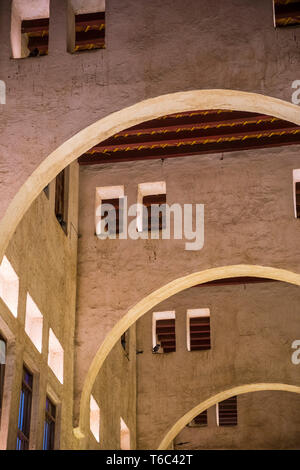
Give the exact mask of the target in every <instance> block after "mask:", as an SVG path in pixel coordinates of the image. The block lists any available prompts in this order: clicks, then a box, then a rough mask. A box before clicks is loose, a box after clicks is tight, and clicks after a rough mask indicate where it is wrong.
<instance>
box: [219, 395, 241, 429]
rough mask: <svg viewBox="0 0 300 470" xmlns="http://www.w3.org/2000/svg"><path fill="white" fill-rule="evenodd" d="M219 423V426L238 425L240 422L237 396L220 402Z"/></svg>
mask: <svg viewBox="0 0 300 470" xmlns="http://www.w3.org/2000/svg"><path fill="white" fill-rule="evenodd" d="M217 424H218V426H236V425H237V424H238V416H237V397H236V396H235V397H231V398H228V399H227V400H224V401H221V402H220V403H218V405H217Z"/></svg>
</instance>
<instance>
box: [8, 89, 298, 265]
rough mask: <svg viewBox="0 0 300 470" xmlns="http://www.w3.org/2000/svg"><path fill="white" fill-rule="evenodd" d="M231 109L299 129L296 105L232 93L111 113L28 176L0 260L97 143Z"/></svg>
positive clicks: (170, 99) (181, 96)
mask: <svg viewBox="0 0 300 470" xmlns="http://www.w3.org/2000/svg"><path fill="white" fill-rule="evenodd" d="M220 108H221V109H231V110H236V111H249V112H258V113H262V114H269V115H272V116H274V117H278V118H280V119H284V120H286V121H290V122H293V123H295V124H298V125H300V109H299V107H298V106H297V105H295V104H291V103H288V102H286V101H283V100H279V99H277V98H273V97H270V96H264V95H260V94H257V93H249V92H243V91H235V90H218V89H216V90H192V91H185V92H178V93H172V94H166V95H161V96H158V97H155V98H150V99H147V100H144V101H141V102H139V103H137V104H134V105H133V106H129V107H127V108H124V109H122V110H121V111H117V112H115V113H112V114H110V115H108V116H106V117H104V118H102V119H100V120H98V121H96V122H95V123H94V124H91V125H90V126H88V127H86V128H85V129H83V130H81V131H80V132H78V133H77V134H75V135H74V136H72V137H71V138H70V139H68V140H67V141H66V142H64V143H63V144H62V145H60V146H59V147H58V148H57V149H56V150H54V152H52V153H51V154H50V155H49V156H48V157H47V158H46V159H45V160H44V161H43V162H42V163H41V164H40V165H39V166H38V168H37V169H36V170H35V171H34V172H33V173H32V174H31V176H30V177H29V178H28V179H27V181H26V182H25V183H24V184H23V186H22V187H21V188H20V190H19V191H18V193H17V194H16V195H15V196H14V198H13V200H12V201H11V203H10V205H9V207H8V209H7V211H6V213H5V214H4V217H3V218H2V220H1V222H0V260H1V259H2V257H3V254H4V252H5V249H6V247H7V244H8V242H9V240H10V237H11V236H12V234H13V232H14V231H15V229H16V227H17V225H18V223H19V222H20V220H21V218H22V217H23V215H24V214H25V212H26V211H27V209H29V207H30V205H31V203H32V202H33V201H34V199H35V198H36V197H37V196H38V195H39V194H40V192H41V191H42V190H43V188H44V187H45V186H47V184H48V183H49V182H50V181H51V180H52V179H54V178H55V176H56V175H57V174H58V173H59V172H60V171H61V170H63V169H64V168H65V167H66V166H67V165H69V164H70V163H72V162H73V161H74V160H76V158H78V157H79V156H80V155H82V154H83V153H85V152H86V151H87V150H89V149H90V148H91V147H93V146H94V145H96V144H97V143H99V142H101V141H103V140H105V139H107V138H108V137H111V136H112V135H114V134H115V133H116V132H119V131H121V130H124V129H126V128H128V127H131V126H134V125H137V124H139V123H141V122H143V121H147V120H150V119H155V118H157V117H160V116H163V115H166V114H172V113H177V112H183V111H193V110H195V109H220Z"/></svg>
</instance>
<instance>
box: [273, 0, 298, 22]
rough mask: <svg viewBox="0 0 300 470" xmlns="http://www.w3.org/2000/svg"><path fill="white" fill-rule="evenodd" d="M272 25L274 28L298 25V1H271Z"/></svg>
mask: <svg viewBox="0 0 300 470" xmlns="http://www.w3.org/2000/svg"><path fill="white" fill-rule="evenodd" d="M273 7H274V23H275V26H276V27H280V28H282V27H288V26H299V25H300V1H299V0H273Z"/></svg>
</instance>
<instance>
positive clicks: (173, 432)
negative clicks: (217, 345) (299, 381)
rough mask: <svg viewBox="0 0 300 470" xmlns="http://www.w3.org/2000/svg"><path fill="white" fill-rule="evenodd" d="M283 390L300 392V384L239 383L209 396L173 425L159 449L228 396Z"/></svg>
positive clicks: (166, 446) (168, 443)
mask: <svg viewBox="0 0 300 470" xmlns="http://www.w3.org/2000/svg"><path fill="white" fill-rule="evenodd" d="M267 390H269V391H273V390H274V391H282V392H293V393H300V386H297V385H289V384H282V383H257V384H247V385H239V386H238V387H234V388H231V389H229V390H224V391H223V392H220V393H217V394H216V395H214V396H213V397H210V398H208V399H207V400H205V401H203V402H202V403H200V404H199V405H197V406H195V408H192V409H191V410H190V411H188V412H187V413H186V414H185V415H184V416H182V417H181V418H180V419H179V420H178V421H176V423H175V424H174V425H173V426H172V427H171V429H170V430H169V431H168V432H167V434H166V435H165V437H164V438H163V440H162V441H161V443H160V444H159V446H158V450H165V449H167V448H168V447H169V445H170V444H171V442H172V441H173V439H175V437H176V436H177V434H178V433H179V432H180V431H181V430H182V429H183V428H184V427H185V426H186V425H187V424H188V423H189V422H190V421H192V419H194V418H195V416H197V415H198V414H200V413H202V411H205V410H207V409H208V408H210V407H211V406H213V405H216V404H217V403H218V402H220V401H223V400H227V398H230V397H233V396H235V395H242V394H243V393H250V392H262V391H267Z"/></svg>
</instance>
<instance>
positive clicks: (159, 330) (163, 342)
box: [156, 318, 176, 353]
mask: <svg viewBox="0 0 300 470" xmlns="http://www.w3.org/2000/svg"><path fill="white" fill-rule="evenodd" d="M156 335H157V339H158V342H159V344H160V346H161V348H162V350H163V352H164V353H168V352H174V351H176V336H175V318H170V319H167V320H157V321H156Z"/></svg>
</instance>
